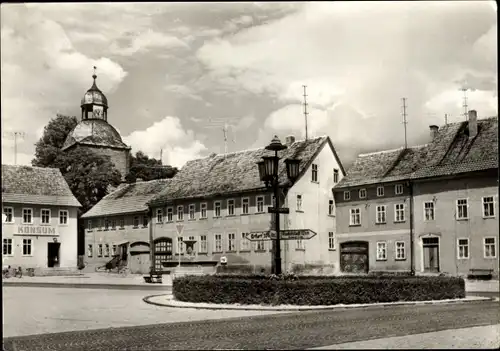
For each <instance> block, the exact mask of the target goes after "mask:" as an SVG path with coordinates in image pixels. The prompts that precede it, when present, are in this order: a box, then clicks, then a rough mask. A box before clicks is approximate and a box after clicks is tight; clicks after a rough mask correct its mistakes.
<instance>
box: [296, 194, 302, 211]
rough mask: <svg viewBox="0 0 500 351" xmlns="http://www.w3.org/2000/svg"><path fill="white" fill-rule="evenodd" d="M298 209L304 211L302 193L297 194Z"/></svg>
mask: <svg viewBox="0 0 500 351" xmlns="http://www.w3.org/2000/svg"><path fill="white" fill-rule="evenodd" d="M297 211H302V195H297Z"/></svg>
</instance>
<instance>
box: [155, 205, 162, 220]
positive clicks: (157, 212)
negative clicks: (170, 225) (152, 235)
mask: <svg viewBox="0 0 500 351" xmlns="http://www.w3.org/2000/svg"><path fill="white" fill-rule="evenodd" d="M156 223H163V209H162V208H157V209H156Z"/></svg>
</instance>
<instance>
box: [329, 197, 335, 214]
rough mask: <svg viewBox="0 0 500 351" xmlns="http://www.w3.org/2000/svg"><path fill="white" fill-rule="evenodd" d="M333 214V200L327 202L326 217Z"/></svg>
mask: <svg viewBox="0 0 500 351" xmlns="http://www.w3.org/2000/svg"><path fill="white" fill-rule="evenodd" d="M334 212H335V207H334V206H333V200H328V215H330V216H333V215H334Z"/></svg>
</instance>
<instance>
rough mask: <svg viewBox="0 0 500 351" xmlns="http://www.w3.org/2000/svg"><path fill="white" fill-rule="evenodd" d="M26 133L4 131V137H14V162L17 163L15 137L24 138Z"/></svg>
mask: <svg viewBox="0 0 500 351" xmlns="http://www.w3.org/2000/svg"><path fill="white" fill-rule="evenodd" d="M25 135H26V133H25V132H6V133H4V137H6V136H8V137H14V164H15V165H17V138H18V137H20V138H24V136H25Z"/></svg>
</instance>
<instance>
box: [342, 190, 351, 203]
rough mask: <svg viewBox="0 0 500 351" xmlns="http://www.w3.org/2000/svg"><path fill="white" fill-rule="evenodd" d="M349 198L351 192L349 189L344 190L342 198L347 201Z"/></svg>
mask: <svg viewBox="0 0 500 351" xmlns="http://www.w3.org/2000/svg"><path fill="white" fill-rule="evenodd" d="M350 199H351V192H350V191H344V200H346V201H348V200H350Z"/></svg>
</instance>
